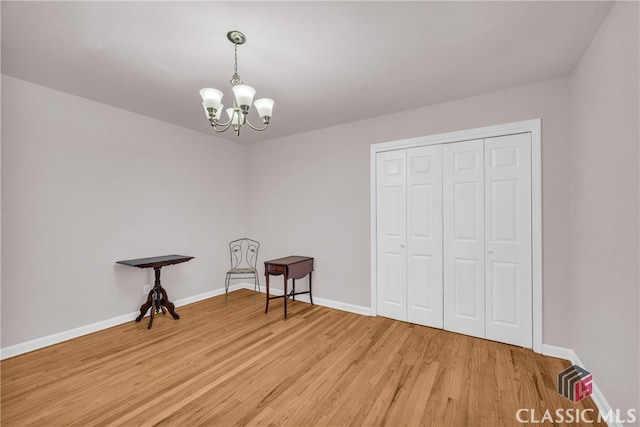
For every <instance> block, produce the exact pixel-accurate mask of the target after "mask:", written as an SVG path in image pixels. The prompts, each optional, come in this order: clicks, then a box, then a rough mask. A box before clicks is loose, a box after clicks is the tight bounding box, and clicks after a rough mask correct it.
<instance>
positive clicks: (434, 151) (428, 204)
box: [407, 145, 443, 328]
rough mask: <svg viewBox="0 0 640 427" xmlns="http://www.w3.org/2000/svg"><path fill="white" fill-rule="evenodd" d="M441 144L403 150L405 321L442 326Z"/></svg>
mask: <svg viewBox="0 0 640 427" xmlns="http://www.w3.org/2000/svg"><path fill="white" fill-rule="evenodd" d="M442 286H443V283H442V145H432V146H428V147H419V148H411V149H409V150H407V320H408V321H409V322H412V323H417V324H420V325H426V326H432V327H436V328H442V315H443V314H442Z"/></svg>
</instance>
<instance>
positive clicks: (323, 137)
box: [247, 79, 570, 347]
mask: <svg viewBox="0 0 640 427" xmlns="http://www.w3.org/2000/svg"><path fill="white" fill-rule="evenodd" d="M534 118H542V168H543V170H542V177H543V183H542V185H543V201H542V202H543V281H544V289H543V295H544V297H543V298H544V313H543V320H544V342H545V343H546V344H552V345H557V346H564V347H569V344H570V324H568V323H567V322H566V317H567V316H566V301H567V300H569V297H570V293H569V292H570V287H569V267H568V266H569V256H568V253H569V237H570V236H569V231H568V230H569V228H570V216H569V213H570V212H569V209H570V208H569V177H570V174H569V169H568V162H569V137H570V127H569V82H568V80H567V79H559V80H553V81H547V82H543V83H539V84H533V85H528V86H523V87H518V88H515V89H508V90H503V91H499V92H494V93H490V94H487V95H482V96H477V97H473V98H467V99H463V100H459V101H455V102H449V103H446V104H440V105H434V106H430V107H424V108H420V109H415V110H411V111H406V112H403V113H398V114H391V115H388V116H384V117H379V118H373V119H369V120H364V121H360V122H355V123H350V124H346V125H343V126H337V127H332V128H328V129H323V130H319V131H314V132H309V133H305V134H300V135H295V136H290V137H286V138H281V139H276V140H270V141H267V142H263V143H257V144H253V145H250V146H249V147H248V151H247V157H248V158H247V165H248V176H249V182H250V186H249V199H250V200H251V202H250V211H249V213H248V218H247V219H248V223H247V224H248V225H247V230H248V234H250V235H251V236H253V237H254V238H257V239H258V240H260V241H261V242H263V246H262V247H261V251H262V256H261V258H262V259H269V258H276V257H280V256H286V255H292V254H299V255H309V256H314V257H315V259H316V272H315V273H314V295H315V296H318V297H321V298H326V299H330V300H338V301H341V302H346V303H350V304H355V305H359V306H365V307H369V305H370V301H371V300H370V298H371V297H370V288H371V281H370V280H371V278H370V259H369V257H370V242H369V232H370V228H369V206H370V205H369V185H370V184H369V149H370V148H369V147H370V145H371V144H373V143H378V142H385V141H393V140H398V139H403V138H410V137H417V136H423V135H432V134H437V133H442V132H448V131H455V130H463V129H470V128H476V127H481V126H489V125H496V124H502V123H509V122H515V121H520V120H527V119H534ZM273 283H274V285H275V286H276V287H279V288H281V287H282V285H281V281H280V280H273Z"/></svg>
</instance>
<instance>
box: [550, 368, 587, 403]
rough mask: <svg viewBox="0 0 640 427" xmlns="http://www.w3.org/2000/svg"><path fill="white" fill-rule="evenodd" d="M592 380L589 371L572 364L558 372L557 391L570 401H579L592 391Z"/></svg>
mask: <svg viewBox="0 0 640 427" xmlns="http://www.w3.org/2000/svg"><path fill="white" fill-rule="evenodd" d="M592 381H593V377H592V376H591V373H590V372H589V371H587V370H585V369H582V368H581V367H580V366H578V365H573V366H571V367H569V368H567V369H565V370H564V371H562V372H560V373H559V374H558V393H560V394H561V395H563V396H564V397H566V398H567V399H569V400H571V401H572V402H580V401H581V400H582V399H584V398H585V397H588V396H590V395H591V393H593V382H592Z"/></svg>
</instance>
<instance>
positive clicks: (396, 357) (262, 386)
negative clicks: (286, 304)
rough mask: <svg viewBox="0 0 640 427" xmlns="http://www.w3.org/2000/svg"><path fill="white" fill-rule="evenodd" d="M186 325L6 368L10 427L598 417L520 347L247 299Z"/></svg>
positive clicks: (464, 422) (197, 310)
mask: <svg viewBox="0 0 640 427" xmlns="http://www.w3.org/2000/svg"><path fill="white" fill-rule="evenodd" d="M262 297H263V296H262ZM177 311H178V313H180V316H181V318H180V320H177V321H174V320H173V319H172V318H171V317H170V316H169V315H165V316H159V317H156V319H155V322H154V325H153V328H152V329H151V330H147V329H146V324H147V323H146V320H147V319H146V318H145V319H144V320H143V321H142V322H141V323H134V322H131V323H128V324H125V325H120V326H117V327H114V328H111V329H108V330H105V331H101V332H97V333H94V334H91V335H87V336H84V337H80V338H77V339H74V340H72V341H67V342H64V343H61V344H57V345H55V346H51V347H48V348H45V349H42V350H38V351H35V352H32V353H28V354H24V355H21V356H17V357H14V358H11V359H7V360H4V361H2V362H1V364H0V367H1V369H2V396H1V397H2V406H1V409H2V413H1V423H2V425H3V426H23V425H41V426H62V425H65V426H66V425H72V426H94V425H127V426H129V425H167V426H186V425H202V426H232V425H283V426H347V425H348V426H378V425H388V426H403V425H409V426H413V425H415V426H417V425H429V426H439V425H441V426H512V425H518V422H517V420H516V417H515V414H516V411H517V410H518V409H520V408H531V409H533V410H535V413H536V416H537V417H542V415H544V411H545V410H547V409H548V410H550V411H552V413H553V411H555V410H556V409H565V410H566V409H572V410H574V411H575V409H576V408H579V409H585V408H590V409H593V410H594V412H595V413H597V411H596V410H595V405H594V404H593V402H592V401H591V399H585V400H584V401H582V402H580V403H579V404H574V403H572V402H570V401H568V400H566V399H564V398H563V397H561V396H559V395H558V393H557V392H556V375H557V374H558V372H559V371H561V370H562V369H564V368H566V367H568V366H569V363H568V362H566V361H563V360H560V359H555V358H550V357H544V356H541V355H539V354H535V353H533V352H532V351H530V350H525V349H522V348H519V347H513V346H509V345H505V344H499V343H495V342H492V341H486V340H481V339H477V338H471V337H467V336H464V335H458V334H454V333H450V332H446V331H442V330H437V329H431V328H426V327H422V326H416V325H412V324H409V323H403V322H398V321H394V320H390V319H386V318H383V317H366V316H359V315H357V314H352V313H346V312H342V311H338V310H332V309H328V308H325V307H319V306H311V305H309V304H306V303H301V302H294V303H292V304H291V305H290V317H289V319H287V320H286V321H285V320H283V318H282V300H281V299H280V300H275V301H272V303H271V304H270V309H269V313H268V314H266V315H265V314H264V312H263V311H264V300H263V298H258V299H257V300H254V293H253V292H251V291H248V290H241V291H237V292H234V293H232V294H230V295H229V303H228V305H227V306H225V305H224V296H221V297H216V298H211V299H208V300H205V301H201V302H198V303H195V304H191V305H189V306H184V307H180V308H179V309H178V310H177ZM524 415H525V416H526V417H529V416H530V413H529V412H527V413H526V414H524ZM540 425H558V424H552V423H542V424H540ZM560 425H561V424H560ZM593 425H598V424H597V423H596V424H593Z"/></svg>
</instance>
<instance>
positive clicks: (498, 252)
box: [484, 133, 533, 347]
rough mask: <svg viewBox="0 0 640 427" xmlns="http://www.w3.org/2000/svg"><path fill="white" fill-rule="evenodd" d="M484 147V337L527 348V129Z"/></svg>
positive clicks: (529, 300) (487, 142)
mask: <svg viewBox="0 0 640 427" xmlns="http://www.w3.org/2000/svg"><path fill="white" fill-rule="evenodd" d="M484 150H485V168H484V170H485V172H484V173H485V189H484V192H485V225H484V229H485V240H486V254H485V292H486V337H487V338H488V339H492V340H495V341H500V342H505V343H508V344H514V345H519V346H523V347H531V346H532V333H533V332H532V327H533V325H532V286H533V284H532V272H531V134H529V133H525V134H518V135H508V136H501V137H495V138H487V139H485V147H484Z"/></svg>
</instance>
